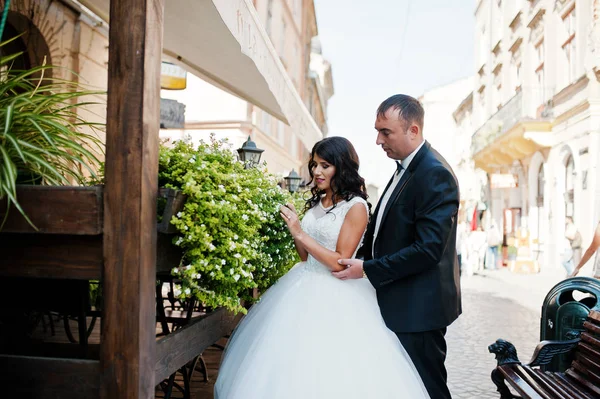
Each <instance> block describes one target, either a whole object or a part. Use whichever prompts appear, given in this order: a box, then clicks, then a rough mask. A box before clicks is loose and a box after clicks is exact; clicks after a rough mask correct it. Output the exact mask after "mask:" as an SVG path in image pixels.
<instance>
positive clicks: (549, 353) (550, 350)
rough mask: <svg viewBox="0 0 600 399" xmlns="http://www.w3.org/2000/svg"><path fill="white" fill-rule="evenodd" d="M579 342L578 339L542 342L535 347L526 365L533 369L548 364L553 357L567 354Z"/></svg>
mask: <svg viewBox="0 0 600 399" xmlns="http://www.w3.org/2000/svg"><path fill="white" fill-rule="evenodd" d="M579 341H580V339H579V338H576V339H571V340H568V341H542V342H540V343H539V344H538V346H536V348H535V351H534V352H533V356H532V357H531V360H530V361H529V363H528V365H529V366H531V367H533V366H543V365H546V364H549V363H550V362H551V361H552V359H553V358H554V356H558V355H562V354H564V353H569V352H571V351H572V350H573V349H575V347H576V346H577V344H578V343H579Z"/></svg>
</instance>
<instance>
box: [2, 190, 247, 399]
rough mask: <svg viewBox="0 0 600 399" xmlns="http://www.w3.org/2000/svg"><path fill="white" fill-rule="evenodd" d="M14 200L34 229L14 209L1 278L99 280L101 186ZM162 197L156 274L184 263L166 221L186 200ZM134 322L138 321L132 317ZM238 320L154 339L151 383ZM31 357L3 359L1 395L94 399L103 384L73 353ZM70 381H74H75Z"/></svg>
mask: <svg viewBox="0 0 600 399" xmlns="http://www.w3.org/2000/svg"><path fill="white" fill-rule="evenodd" d="M17 196H18V200H19V203H20V204H21V206H22V207H23V209H24V211H25V212H26V214H27V215H28V217H29V218H30V219H31V221H32V222H33V223H34V225H35V226H36V227H37V228H38V230H37V231H36V230H35V229H34V228H33V227H32V226H31V225H29V224H28V223H27V221H26V220H25V219H24V218H23V216H22V215H21V214H20V213H19V212H18V211H17V210H15V209H11V210H10V213H9V215H8V219H7V221H6V224H5V226H4V228H3V230H2V231H0V254H2V255H1V256H0V279H2V278H3V277H4V278H6V277H28V278H45V279H48V278H53V279H67V280H102V274H103V268H104V255H103V237H104V229H103V221H104V215H103V211H104V203H103V186H94V187H48V186H21V187H18V190H17ZM160 197H163V198H166V200H167V203H166V206H165V209H164V212H163V217H162V221H161V222H160V223H157V226H156V228H157V248H156V253H157V258H156V272H157V273H158V272H168V271H170V270H171V269H172V268H173V267H175V266H177V265H179V262H180V260H181V256H182V252H181V250H180V249H179V248H178V247H176V246H174V245H172V244H171V241H172V238H173V233H175V230H174V228H173V226H172V225H170V223H169V221H170V220H171V217H172V215H173V214H175V213H177V212H178V211H179V210H180V209H181V208H182V206H183V202H184V201H185V198H184V197H183V195H182V194H181V193H180V192H178V191H176V190H170V189H163V190H160ZM5 211H6V201H5V200H4V201H0V220H2V219H3V218H4V215H5ZM103 316H104V315H103ZM131 317H138V315H136V314H132V315H131ZM240 318H241V315H237V316H236V315H233V314H232V313H231V312H229V311H226V310H225V309H217V310H214V311H212V312H210V313H207V314H205V315H203V316H200V317H197V318H194V319H192V320H191V322H190V323H189V324H188V325H186V326H185V327H183V328H181V329H179V330H177V331H175V332H173V333H171V334H169V335H167V336H165V337H162V338H160V339H158V340H157V341H156V348H155V355H154V364H155V367H154V373H155V376H154V381H156V383H158V382H160V381H162V380H163V379H165V378H168V376H169V375H171V374H172V373H174V372H175V371H177V370H178V369H179V368H180V367H182V366H183V365H184V364H186V363H187V362H189V361H190V360H192V359H193V358H194V357H196V356H198V355H199V354H200V353H202V352H203V351H204V349H206V348H207V347H208V346H210V345H212V344H213V343H215V342H216V341H218V340H219V339H220V338H221V337H223V336H224V335H227V334H229V333H230V332H231V331H232V330H233V328H234V327H235V325H236V324H237V323H238V321H239V320H240ZM117 328H118V327H117ZM104 333H105V331H104V329H103V330H102V334H104ZM101 340H102V341H103V340H104V337H102V338H101ZM29 349H31V348H29ZM71 349H72V348H71ZM100 350H101V351H102V343H101V345H100ZM106 350H109V349H106ZM31 352H32V351H27V354H28V355H29V356H23V355H14V354H10V355H9V354H0V368H1V369H2V370H3V372H2V373H0V384H1V385H2V386H4V387H5V388H4V393H5V394H7V395H9V396H10V394H14V395H21V396H23V395H24V397H36V398H54V397H61V398H80V397H86V398H97V397H99V392H100V389H101V385H102V384H104V383H105V382H103V381H102V378H101V377H100V376H101V375H102V370H101V367H100V361H98V360H95V359H91V360H90V359H75V358H72V357H73V353H74V352H75V351H73V350H65V351H63V352H60V353H54V354H53V355H52V356H56V357H42V356H45V355H41V354H40V355H37V356H36V355H35V353H34V354H33V355H30V353H31ZM73 376H77V377H76V378H75V379H74V377H73Z"/></svg>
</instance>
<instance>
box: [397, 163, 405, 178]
mask: <svg viewBox="0 0 600 399" xmlns="http://www.w3.org/2000/svg"><path fill="white" fill-rule="evenodd" d="M402 169H404V166H402V163H401V162H398V161H396V174H397V175H399V174H400V172H402Z"/></svg>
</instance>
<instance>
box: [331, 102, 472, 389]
mask: <svg viewBox="0 0 600 399" xmlns="http://www.w3.org/2000/svg"><path fill="white" fill-rule="evenodd" d="M423 117H424V110H423V107H422V106H421V104H420V103H419V101H417V100H416V99H414V98H412V97H410V96H406V95H402V94H398V95H395V96H392V97H390V98H388V99H387V100H385V101H384V102H383V103H382V104H381V105H380V106H379V109H378V110H377V120H376V122H375V129H376V130H377V144H378V145H381V147H382V148H383V150H384V151H385V153H386V154H387V156H388V157H389V158H392V159H395V160H396V163H397V165H398V167H397V171H396V172H395V173H394V176H393V177H392V179H391V180H390V182H389V183H388V185H387V187H386V189H385V191H384V193H383V196H382V198H381V200H380V201H379V204H378V205H377V208H376V209H375V213H374V214H373V217H372V219H371V222H370V224H369V226H368V227H367V231H366V233H365V238H364V242H363V246H362V248H361V251H362V254H363V256H364V261H363V260H360V259H341V260H340V261H339V262H340V264H343V265H346V266H347V268H346V269H345V270H343V271H341V272H337V273H333V274H334V275H335V276H336V277H338V278H340V279H343V280H345V279H351V278H361V277H366V278H368V279H369V281H370V282H371V284H373V286H374V287H375V289H376V290H377V300H378V302H379V307H380V309H381V314H382V316H383V319H384V320H385V323H386V324H387V326H388V327H389V328H390V329H391V330H392V331H394V332H395V333H396V335H397V336H398V338H399V339H400V342H401V343H402V345H403V346H404V348H405V349H406V351H407V352H408V354H409V356H410V357H411V359H412V361H413V363H414V365H415V367H416V368H417V370H418V372H419V374H420V375H421V378H422V379H423V383H424V384H425V387H426V388H427V391H428V392H429V396H430V397H431V398H432V399H444V398H450V397H451V396H450V391H449V390H448V386H447V384H446V377H447V373H446V368H445V366H444V361H445V358H446V340H445V338H444V336H445V334H446V327H447V326H449V325H450V324H451V323H452V322H453V321H454V320H455V319H456V318H457V317H458V316H459V315H460V313H461V301H460V281H459V270H458V261H457V256H456V219H457V213H458V204H459V192H458V182H457V180H456V177H455V176H454V174H453V172H452V169H451V168H450V166H449V165H448V163H447V162H446V160H445V159H444V158H443V157H442V156H441V155H440V154H439V153H438V152H437V151H435V150H434V149H433V148H432V147H431V145H430V144H429V143H427V142H426V141H424V139H423Z"/></svg>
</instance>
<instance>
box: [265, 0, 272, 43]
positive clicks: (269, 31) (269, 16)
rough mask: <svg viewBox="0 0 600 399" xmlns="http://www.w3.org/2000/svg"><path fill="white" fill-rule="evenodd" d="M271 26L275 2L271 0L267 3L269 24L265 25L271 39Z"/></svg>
mask: <svg viewBox="0 0 600 399" xmlns="http://www.w3.org/2000/svg"><path fill="white" fill-rule="evenodd" d="M271 25H273V0H269V2H268V3H267V22H266V23H265V30H266V31H267V35H269V37H271Z"/></svg>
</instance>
